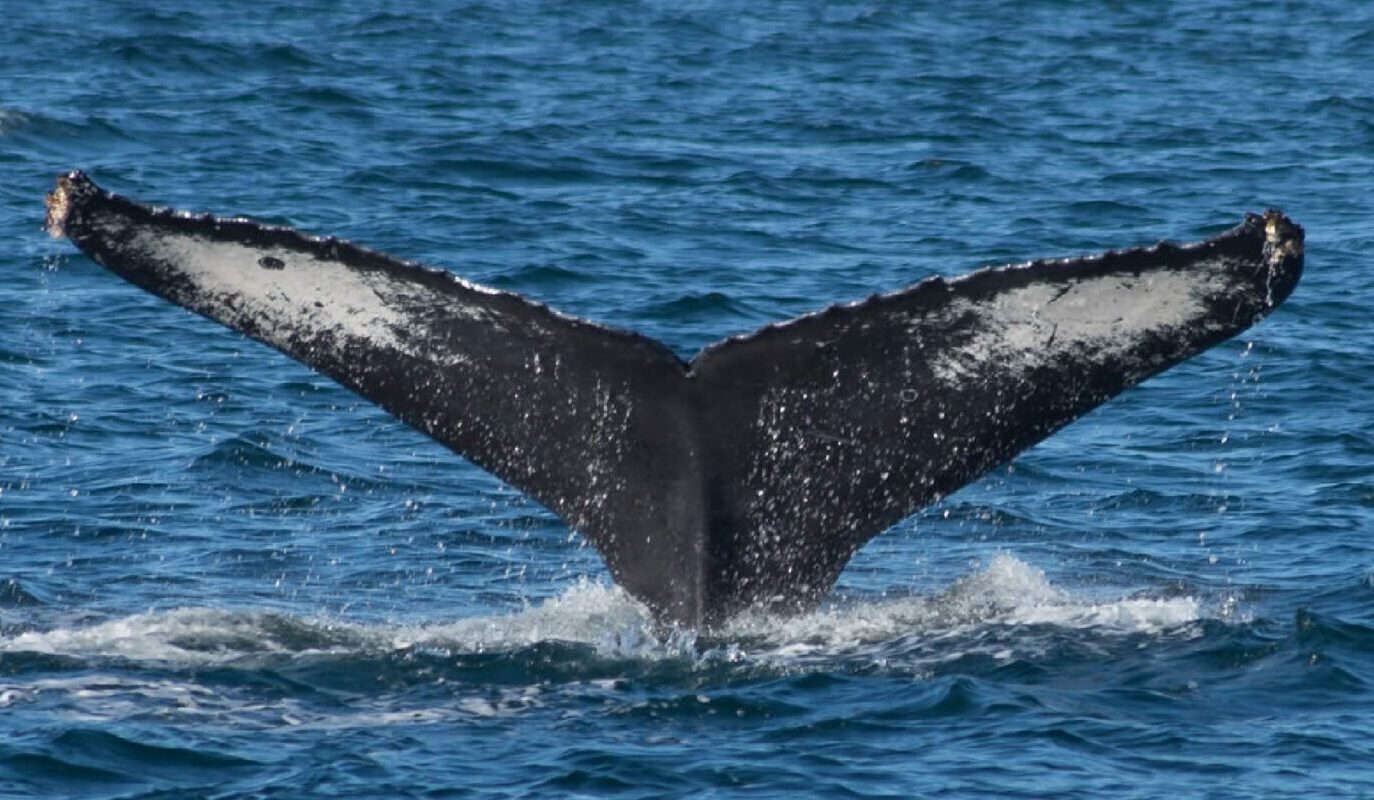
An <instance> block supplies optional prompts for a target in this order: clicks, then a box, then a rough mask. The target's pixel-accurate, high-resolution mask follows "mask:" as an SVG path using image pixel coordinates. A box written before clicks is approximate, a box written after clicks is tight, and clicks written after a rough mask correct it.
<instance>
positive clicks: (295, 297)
mask: <svg viewBox="0 0 1374 800" xmlns="http://www.w3.org/2000/svg"><path fill="white" fill-rule="evenodd" d="M131 244H132V246H133V247H135V248H138V249H140V250H142V251H143V253H144V254H145V256H147V257H148V258H150V259H152V260H154V261H156V262H161V263H163V264H165V265H167V266H168V267H169V268H171V269H173V270H175V273H176V274H177V275H179V276H180V277H182V278H183V279H185V280H189V281H190V282H191V283H192V285H193V286H194V287H195V296H194V297H190V298H181V302H185V303H186V304H188V305H190V306H191V307H192V308H195V309H196V310H198V311H201V312H202V313H205V314H208V315H209V316H211V317H212V318H214V319H217V320H219V321H221V322H224V323H225V324H228V325H231V326H234V327H240V326H242V325H244V324H245V323H251V325H252V327H253V328H255V329H256V331H257V332H258V333H259V335H261V336H262V337H263V338H265V339H266V340H267V341H268V342H270V343H272V344H274V345H277V346H280V347H286V346H288V345H291V344H293V343H302V342H304V343H308V344H309V345H310V346H313V347H320V348H330V349H333V350H335V351H336V352H339V353H342V352H343V351H344V350H345V348H347V346H348V345H350V344H355V345H365V346H366V347H367V348H368V349H369V350H371V351H375V350H378V349H388V350H393V351H396V352H397V353H403V354H405V355H408V356H412V357H415V358H421V359H424V360H427V361H433V362H437V363H441V364H454V363H462V362H463V361H465V360H466V359H464V357H463V356H462V355H461V354H460V353H454V352H452V351H445V352H436V351H435V350H433V349H431V348H423V347H419V346H415V345H413V344H412V342H423V341H427V340H429V338H430V337H429V336H428V335H427V334H428V331H427V330H425V323H424V322H423V321H422V320H420V319H418V318H416V317H413V316H411V315H410V314H408V313H407V308H426V309H430V310H432V309H433V307H434V306H435V305H436V304H437V303H438V302H440V301H441V298H438V297H435V296H434V295H433V293H431V292H428V291H427V290H425V289H424V288H423V287H421V286H418V285H416V284H414V283H411V282H408V281H402V280H395V279H393V278H392V277H391V276H389V275H388V274H387V273H386V272H384V271H381V270H361V269H355V268H352V267H349V266H346V265H344V264H341V263H339V262H336V261H330V260H327V259H320V258H317V257H315V256H314V255H313V254H311V253H307V252H302V251H299V250H292V249H287V248H281V247H252V246H249V245H244V244H239V243H235V242H218V241H213V240H210V239H207V238H202V237H196V236H168V235H164V234H159V233H157V232H155V231H140V232H138V233H137V234H136V235H135V237H134V239H133V241H132V242H131ZM267 259H274V260H275V262H268V263H278V264H279V266H277V267H275V268H269V267H264V266H262V264H263V262H264V261H266V260H267ZM455 305H456V304H453V303H445V304H444V309H443V310H444V312H445V313H447V314H449V315H450V316H453V317H460V316H465V314H464V313H463V311H464V309H463V308H456V307H455ZM467 311H468V312H469V313H468V314H466V316H470V315H471V314H472V313H475V311H474V310H472V309H467Z"/></svg>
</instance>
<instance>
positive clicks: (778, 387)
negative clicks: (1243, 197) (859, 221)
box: [47, 172, 1303, 626]
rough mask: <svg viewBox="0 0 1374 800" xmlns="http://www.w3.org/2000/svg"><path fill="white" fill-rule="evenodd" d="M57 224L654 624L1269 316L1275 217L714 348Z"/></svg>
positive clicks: (1285, 242) (528, 306)
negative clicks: (618, 589)
mask: <svg viewBox="0 0 1374 800" xmlns="http://www.w3.org/2000/svg"><path fill="white" fill-rule="evenodd" d="M47 225H48V229H49V231H50V232H52V233H53V235H55V236H60V235H65V236H67V237H68V238H70V239H71V240H72V242H74V243H75V244H76V246H77V247H79V248H80V249H81V250H82V251H84V252H85V253H86V254H87V255H89V256H90V257H91V258H93V259H94V260H95V261H96V262H98V263H100V264H102V265H104V266H105V267H106V268H108V269H109V270H111V271H112V272H114V273H116V274H118V275H120V276H121V277H123V278H125V279H127V280H129V281H131V282H133V283H135V284H137V285H139V286H141V287H143V288H144V289H146V290H148V291H150V292H152V293H153V294H156V295H159V296H161V297H164V298H166V299H168V300H170V301H172V302H174V303H177V304H178V305H182V306H185V307H186V308H189V309H191V310H192V311H195V312H197V313H199V314H202V315H204V316H206V317H209V318H210V319H213V320H215V321H217V322H220V323H222V324H224V325H227V326H229V327H231V328H233V329H235V330H237V331H241V332H243V333H245V334H247V335H249V336H251V337H253V338H255V339H258V340H260V341H263V342H265V343H267V344H269V345H271V346H273V347H275V348H277V349H278V350H281V351H282V352H284V353H286V354H287V355H289V356H291V357H292V358H295V359H297V360H299V361H302V362H304V363H305V364H308V365H309V366H311V367H313V368H314V369H316V370H318V371H320V372H321V373H323V374H325V375H328V376H329V377H331V378H333V379H334V380H337V381H338V382H339V383H341V384H343V385H344V386H347V387H348V388H350V389H352V390H353V391H355V392H357V393H358V394H360V395H362V396H363V397H366V398H368V399H369V400H372V401H373V402H375V403H378V404H379V405H381V406H382V407H383V408H385V409H386V410H387V411H389V412H391V413H392V414H394V415H395V416H397V417H399V418H400V419H401V420H403V421H405V422H407V423H409V424H410V425H412V426H414V427H416V428H418V429H419V430H421V431H423V432H424V433H426V434H428V435H430V436H432V437H434V438H435V439H437V440H439V441H440V442H442V443H443V444H444V445H446V446H448V447H449V448H451V449H452V450H454V451H455V452H457V453H459V454H461V455H463V456H465V457H467V458H468V459H470V460H472V461H473V462H474V463H476V464H477V465H479V466H481V467H482V468H484V469H486V470H488V471H490V472H492V473H495V474H496V475H497V476H498V477H500V478H502V479H503V480H505V481H506V482H508V483H510V484H511V485H513V486H515V487H516V488H518V489H520V490H521V491H523V492H526V493H528V494H529V495H531V496H532V497H533V498H534V499H536V500H538V501H539V502H540V503H542V504H543V505H545V506H546V507H548V508H549V509H551V510H552V511H553V512H554V513H555V514H557V515H558V516H559V517H561V518H562V519H563V520H564V521H566V522H567V524H568V525H569V526H571V527H572V528H574V529H576V530H577V531H579V532H581V533H582V534H583V535H584V536H586V537H587V538H588V539H589V540H590V541H591V542H592V543H593V544H594V545H595V546H596V547H597V549H598V550H599V551H600V553H601V555H602V557H603V558H604V559H605V561H606V565H607V566H608V567H609V568H610V571H611V574H612V576H614V578H615V580H616V581H617V582H619V583H620V584H621V585H622V586H623V587H624V588H625V589H626V590H627V591H628V592H629V593H630V594H631V595H633V596H634V597H636V598H638V599H639V600H641V601H643V602H644V603H645V604H646V605H648V607H649V608H650V609H651V610H652V611H653V613H654V614H655V616H656V618H658V619H659V620H661V621H664V622H671V623H681V624H685V625H692V626H697V625H711V624H714V623H716V622H719V621H721V620H722V619H724V618H725V617H727V616H729V615H730V614H731V613H733V612H736V611H738V610H741V609H743V608H746V607H749V606H753V605H767V606H770V607H774V608H781V609H793V608H804V607H806V606H807V605H808V604H811V603H813V602H815V601H816V600H817V599H818V598H820V597H821V596H822V595H823V594H824V593H825V592H826V591H828V590H829V588H830V587H831V585H832V584H833V583H834V582H835V579H836V578H837V577H838V575H839V573H840V570H841V569H843V568H844V565H845V564H846V562H848V561H849V559H850V557H851V556H852V555H853V554H854V553H855V551H857V550H858V549H859V547H861V546H862V545H863V544H864V543H865V542H866V541H868V540H869V539H870V538H872V537H873V536H875V535H877V534H878V533H881V532H882V531H883V530H885V529H886V528H888V527H890V526H891V525H893V524H894V523H896V522H898V521H899V520H901V519H902V518H904V517H906V516H908V515H910V514H912V513H914V512H915V511H917V510H918V509H920V508H921V507H922V506H924V505H926V504H928V503H930V502H933V501H934V500H936V499H938V498H939V497H941V496H943V495H945V494H947V493H949V492H952V491H954V490H955V489H958V488H959V487H960V486H963V485H964V484H966V483H968V482H970V481H972V480H974V479H975V478H977V477H979V476H980V475H983V474H984V473H986V472H987V471H988V470H990V469H992V468H994V467H996V466H997V465H999V464H1002V463H1004V462H1006V461H1007V460H1009V459H1010V458H1011V457H1012V456H1014V455H1015V454H1016V453H1018V452H1020V451H1021V450H1023V449H1025V448H1027V447H1029V446H1031V445H1032V444H1035V443H1036V442H1038V441H1040V440H1041V439H1044V438H1045V437H1046V436H1048V435H1049V434H1050V433H1052V432H1054V431H1055V430H1058V429H1059V428H1061V427H1063V426H1064V425H1066V424H1068V423H1069V422H1071V421H1073V420H1074V419H1076V418H1077V417H1079V416H1080V415H1082V414H1084V413H1085V412H1087V411H1088V410H1090V409H1092V408H1093V407H1095V406H1097V405H1099V404H1100V403H1102V402H1103V401H1105V400H1107V399H1108V398H1110V397H1112V396H1114V395H1116V394H1118V393H1119V392H1121V391H1122V390H1124V389H1126V388H1128V387H1130V386H1133V385H1134V384H1136V383H1139V382H1140V381H1142V380H1144V379H1145V378H1147V377H1149V376H1151V375H1154V374H1155V373H1158V372H1160V371H1161V370H1164V369H1166V368H1167V367H1169V366H1171V365H1173V364H1177V363H1178V362H1180V361H1183V360H1184V359H1187V358H1189V357H1190V356H1193V355H1195V354H1197V353H1199V352H1201V351H1202V350H1205V349H1207V348H1208V347H1211V346H1212V345H1215V344H1217V343H1218V342H1221V341H1223V340H1225V339H1227V338H1229V337H1231V336H1234V335H1235V334H1237V333H1239V332H1240V331H1242V330H1244V329H1246V328H1247V327H1249V326H1250V325H1253V324H1254V323H1255V322H1257V321H1258V320H1260V319H1261V318H1262V317H1264V316H1265V315H1266V314H1267V313H1268V312H1269V311H1271V310H1272V309H1273V308H1274V307H1275V306H1277V305H1278V304H1279V303H1281V302H1282V301H1283V300H1284V299H1285V298H1286V297H1288V295H1289V294H1290V293H1291V292H1292V291H1293V287H1294V286H1295V285H1296V284H1297V282H1298V278H1299V276H1300V274H1301V272H1302V261H1303V245H1302V243H1303V233H1302V229H1301V228H1300V227H1299V226H1297V225H1295V224H1294V223H1292V222H1290V221H1289V220H1288V219H1287V218H1286V217H1284V216H1283V215H1282V214H1281V213H1279V212H1278V211H1269V212H1267V213H1265V214H1264V215H1254V214H1252V215H1249V216H1247V217H1246V219H1245V221H1243V222H1242V223H1241V224H1240V225H1238V226H1236V227H1235V228H1233V229H1231V230H1229V231H1227V232H1225V233H1222V234H1220V235H1218V236H1215V237H1213V238H1210V239H1207V240H1205V241H1201V242H1197V243H1195V244H1188V245H1174V244H1167V243H1162V244H1158V245H1155V246H1153V247H1148V248H1138V249H1132V250H1123V251H1113V252H1108V253H1105V254H1102V255H1097V256H1090V257H1086V258H1076V259H1067V260H1049V261H1035V262H1031V263H1027V264H1019V265H1014V266H1007V267H1000V268H995V269H982V270H979V271H976V272H973V273H970V274H967V275H964V276H962V277H959V278H954V279H946V278H940V277H935V278H927V279H926V280H923V281H921V282H919V283H916V284H913V285H911V286H908V287H906V288H904V289H900V290H898V291H895V292H893V293H891V294H884V295H876V296H873V297H870V298H868V299H866V300H862V301H860V302H856V303H851V304H848V305H835V306H831V307H829V308H827V309H825V310H823V311H819V312H817V313H814V314H809V315H807V316H803V317H800V318H798V319H795V320H791V321H789V322H783V323H779V324H775V325H769V326H767V327H765V328H763V329H761V330H758V331H756V332H754V333H751V334H748V335H746V336H738V337H733V338H730V339H726V340H723V341H721V342H718V343H716V344H713V345H711V346H709V347H707V348H706V349H704V350H702V351H701V352H700V353H699V354H698V355H697V356H696V357H695V358H693V359H692V360H691V361H690V362H684V361H682V360H681V359H679V358H678V357H677V356H676V355H675V354H674V353H673V352H672V351H670V350H669V349H668V348H667V347H665V346H664V345H662V344H659V343H658V342H655V341H653V340H650V339H648V338H645V337H643V336H640V335H638V334H635V333H630V332H626V331H619V330H614V329H611V328H607V327H603V326H600V325H597V324H594V323H591V322H587V321H584V320H581V319H577V318H574V317H570V316H567V315H564V314H560V313H559V312H557V311H554V310H553V309H550V308H548V307H546V306H543V305H540V304H538V303H535V302H532V301H530V300H527V299H525V298H523V297H521V296H519V295H516V294H512V293H509V292H502V291H496V290H493V289H488V288H485V287H482V286H478V285H475V284H472V283H469V282H467V281H465V280H463V279H461V278H459V277H457V276H455V275H453V274H451V273H448V272H444V271H440V270H436V269H432V268H428V267H424V266H421V265H419V264H415V263H411V262H407V261H401V260H397V259H394V258H391V257H389V256H386V255H383V254H381V253H378V252H375V251H371V250H366V249H364V248H361V247H358V246H356V245H353V244H349V243H348V242H344V241H340V240H337V239H333V238H318V237H314V236H308V235H305V234H302V233H299V232H297V231H294V230H291V229H288V228H280V227H272V226H267V225H261V224H258V223H255V222H251V221H249V220H245V219H220V218H216V217H212V216H195V215H190V214H186V213H182V212H177V211H172V210H169V209H161V208H151V207H148V206H145V205H142V204H140V203H137V202H134V201H133V200H130V199H127V198H124V197H121V196H119V195H116V194H112V193H110V192H107V191H105V190H103V189H101V188H99V187H98V186H96V185H95V184H94V183H93V182H92V181H91V180H90V178H88V177H87V176H86V175H84V174H83V173H81V172H72V173H69V174H67V175H64V176H62V177H60V178H59V179H58V183H57V188H56V189H55V190H54V191H53V192H52V194H50V195H49V196H48V219H47Z"/></svg>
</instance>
